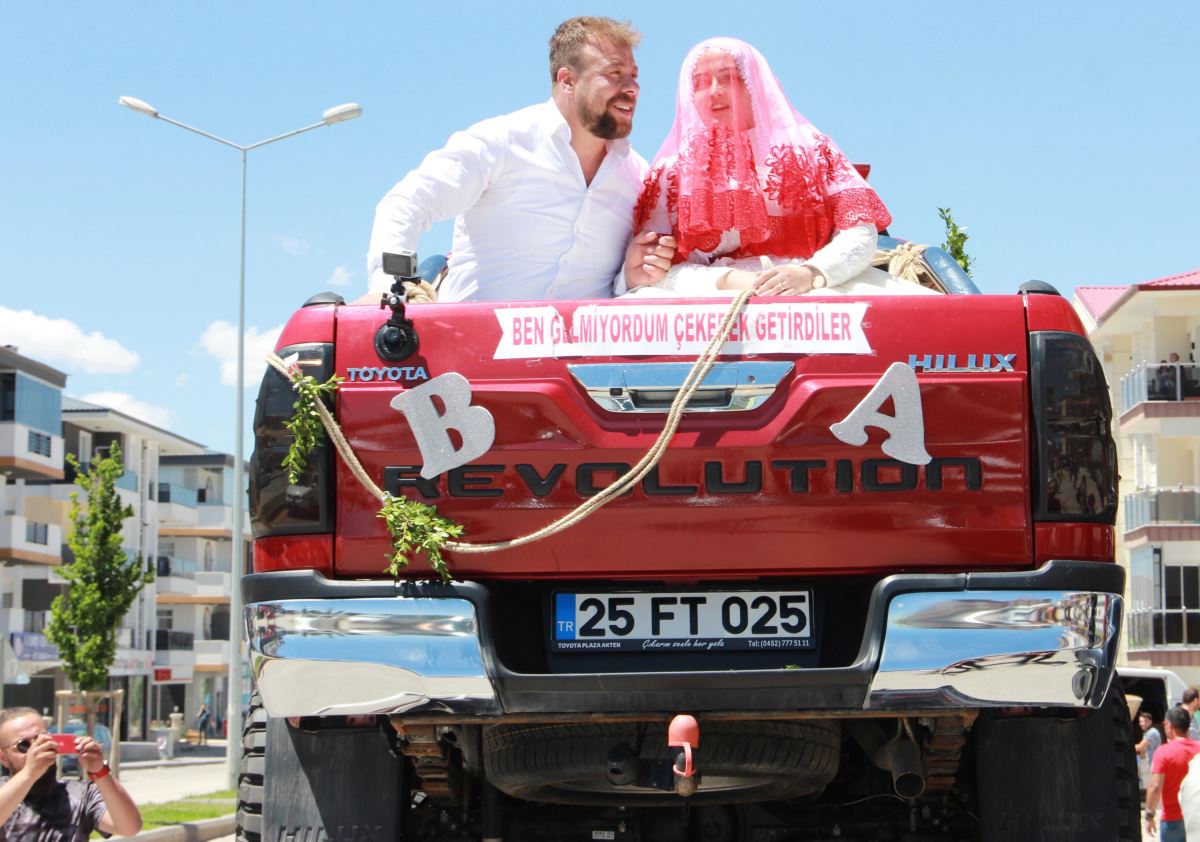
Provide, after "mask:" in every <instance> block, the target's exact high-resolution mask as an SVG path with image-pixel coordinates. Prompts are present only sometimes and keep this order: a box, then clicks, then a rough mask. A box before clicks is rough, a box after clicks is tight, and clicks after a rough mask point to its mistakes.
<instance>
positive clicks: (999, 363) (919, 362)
mask: <svg viewBox="0 0 1200 842" xmlns="http://www.w3.org/2000/svg"><path fill="white" fill-rule="evenodd" d="M958 359H959V357H958V354H909V355H908V364H909V365H910V366H911V367H912V368H913V369H915V370H917V371H1012V370H1013V363H1014V362H1016V359H1017V355H1016V354H967V355H966V364H965V365H959V364H958Z"/></svg>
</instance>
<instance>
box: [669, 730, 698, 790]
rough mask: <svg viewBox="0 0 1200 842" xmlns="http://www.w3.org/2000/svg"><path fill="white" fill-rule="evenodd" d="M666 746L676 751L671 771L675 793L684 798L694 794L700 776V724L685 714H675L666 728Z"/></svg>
mask: <svg viewBox="0 0 1200 842" xmlns="http://www.w3.org/2000/svg"><path fill="white" fill-rule="evenodd" d="M667 746H668V747H670V748H674V749H677V751H676V752H675V760H674V763H673V765H672V770H673V771H674V772H675V792H676V793H677V794H679V795H682V796H683V797H684V798H690V797H691V796H693V795H695V794H696V788H697V787H698V786H699V784H700V776H699V775H698V774H696V772H697V768H696V767H697V765H698V764H699V762H700V756H699V754H700V723H699V722H697V721H696V717H694V716H690V715H689V714H686V713H680V714H676V716H675V718H674V719H672V720H671V724H670V726H668V728H667Z"/></svg>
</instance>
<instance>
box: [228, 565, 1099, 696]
mask: <svg viewBox="0 0 1200 842" xmlns="http://www.w3.org/2000/svg"><path fill="white" fill-rule="evenodd" d="M1056 564H1057V565H1059V567H1058V568H1055V569H1051V568H1052V566H1053V565H1056ZM1102 568H1111V566H1110V565H1099V564H1093V563H1087V562H1051V564H1050V565H1048V566H1047V568H1043V570H1042V571H1037V572H1034V573H1029V574H1005V573H1001V574H984V575H976V576H968V575H947V576H928V575H922V576H893V577H889V579H885V580H883V581H881V582H880V583H879V584H878V585H877V586H876V588H875V590H874V592H873V594H872V597H871V599H872V605H871V609H870V611H869V614H868V618H867V629H866V633H865V635H864V640H863V644H862V649H861V652H860V654H859V656H858V659H857V660H856V661H855V663H853V664H851V665H849V666H847V667H836V668H816V669H798V670H746V671H736V670H734V671H731V670H721V671H719V672H675V673H602V674H582V673H573V674H561V675H559V674H537V675H519V674H514V673H511V672H509V671H507V670H506V669H505V667H504V666H503V665H502V664H500V663H499V662H498V660H497V659H496V657H495V652H494V650H493V648H492V646H491V645H490V643H489V641H490V640H491V639H492V638H491V635H492V634H493V633H494V632H491V633H489V630H488V628H487V627H486V621H487V616H486V614H487V612H486V611H484V610H483V608H482V606H486V597H480V596H479V594H480V593H481V592H482V591H483V590H484V589H482V588H481V587H480V586H478V585H468V586H445V587H444V588H442V589H441V590H440V591H438V592H436V593H434V592H432V591H428V590H426V591H418V592H417V593H416V595H414V594H413V593H412V592H408V593H406V592H405V590H404V589H403V588H396V587H395V586H393V585H391V583H373V584H369V585H368V584H352V583H348V582H347V583H341V582H329V581H328V580H324V579H321V578H320V577H319V576H313V577H310V579H307V580H299V579H296V578H292V579H290V580H287V582H285V583H284V584H285V585H286V587H283V588H281V589H278V590H276V588H275V587H274V586H275V584H276V582H275V581H274V580H272V581H270V582H269V584H270V585H271V586H272V588H271V590H270V591H269V592H270V594H271V595H272V596H274V595H275V594H276V593H278V595H279V598H272V599H264V598H262V596H263V592H264V591H265V590H266V588H265V587H263V586H262V582H261V580H262V579H264V578H265V577H269V576H271V575H277V574H262V575H260V576H255V577H250V578H253V579H258V580H260V582H259V583H258V584H256V586H255V588H254V589H251V590H252V591H254V592H249V591H248V592H247V599H246V608H245V612H246V613H245V620H246V631H247V637H248V640H249V646H250V658H251V667H252V670H253V673H254V677H255V680H256V682H257V685H258V689H259V692H260V693H261V695H262V699H263V703H264V705H265V706H266V708H267V711H268V712H269V713H270V714H271V715H272V716H277V717H279V716H332V715H339V714H417V715H419V714H426V713H429V714H450V715H463V716H485V717H486V716H500V715H503V714H505V713H525V714H529V713H538V712H542V713H558V712H561V713H567V712H598V711H622V712H628V713H660V712H662V711H663V710H676V709H677V710H685V709H686V710H696V711H705V710H713V711H718V710H719V711H733V712H738V713H749V714H753V712H755V711H768V710H775V711H778V710H790V711H801V712H802V711H804V710H826V711H828V710H844V711H846V712H847V713H848V714H849V713H850V712H851V711H853V710H859V711H862V712H868V711H879V712H887V711H904V710H924V711H928V710H938V709H946V710H951V709H957V710H962V709H964V708H967V709H970V708H981V707H1008V706H1033V707H1060V706H1065V707H1096V706H1098V705H1099V704H1100V702H1101V701H1102V699H1103V697H1104V694H1105V692H1107V690H1108V686H1109V684H1110V682H1111V680H1112V675H1113V669H1114V666H1115V663H1116V653H1117V646H1118V643H1119V639H1120V628H1121V611H1122V600H1121V597H1120V596H1119V595H1118V593H1119V592H1120V590H1121V589H1122V586H1121V581H1122V578H1123V574H1119V575H1118V576H1114V575H1111V574H1113V573H1114V572H1116V573H1119V571H1120V568H1116V569H1115V571H1111V570H1109V571H1105V570H1103V569H1102ZM1097 572H1099V573H1100V574H1101V575H1100V578H1099V580H1098V581H1097V580H1096V576H1095V574H1096V573H1097ZM318 580H319V581H318ZM1043 581H1045V582H1047V583H1049V582H1054V583H1061V582H1063V581H1070V582H1072V583H1073V584H1074V583H1076V582H1078V584H1079V585H1080V586H1081V587H1078V588H1076V587H1072V588H1038V587H1030V584H1031V583H1035V582H1043ZM1093 583H1095V584H1100V585H1101V586H1102V587H1103V588H1104V590H1099V589H1096V588H1095V587H1086V586H1090V585H1093ZM1010 584H1011V586H1010ZM458 594H461V595H462V596H459V595H458ZM255 597H257V598H255ZM468 597H469V598H468ZM481 600H482V601H481ZM580 663H583V664H586V661H581V662H580Z"/></svg>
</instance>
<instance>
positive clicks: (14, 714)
mask: <svg viewBox="0 0 1200 842" xmlns="http://www.w3.org/2000/svg"><path fill="white" fill-rule="evenodd" d="M30 715H32V716H36V717H37V718H38V719H41V718H42V715H41V714H40V713H38V712H37V711H36V710H34V709H33V708H3V709H0V728H3V727H4V726H5V725H7V724H8V723H9V722H12V721H13V720H14V719H20V718H21V717H22V716H30ZM6 748H7V746H6Z"/></svg>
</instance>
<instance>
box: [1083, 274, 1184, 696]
mask: <svg viewBox="0 0 1200 842" xmlns="http://www.w3.org/2000/svg"><path fill="white" fill-rule="evenodd" d="M1074 303H1075V308H1076V310H1077V311H1078V312H1079V313H1080V316H1081V317H1082V319H1083V320H1084V323H1085V326H1086V327H1087V328H1088V335H1089V337H1090V338H1091V340H1092V344H1093V345H1094V346H1095V347H1096V350H1097V353H1098V354H1099V355H1100V357H1101V359H1102V360H1103V361H1104V367H1105V374H1106V376H1107V378H1108V383H1109V388H1110V392H1111V397H1112V404H1113V415H1114V424H1113V426H1114V432H1115V434H1116V437H1117V444H1118V451H1119V454H1120V465H1119V467H1120V474H1121V489H1120V490H1121V507H1120V511H1119V512H1118V520H1117V556H1118V560H1119V561H1120V562H1121V563H1122V564H1124V565H1126V566H1127V568H1128V571H1129V584H1128V588H1127V598H1128V601H1127V609H1128V614H1127V616H1128V623H1127V625H1126V634H1125V640H1124V647H1125V652H1124V658H1125V660H1126V661H1127V663H1129V664H1131V665H1137V666H1157V667H1168V668H1170V669H1173V670H1175V671H1176V672H1178V673H1179V674H1180V675H1181V676H1183V678H1184V680H1185V681H1187V682H1188V683H1189V684H1190V685H1193V686H1196V685H1200V366H1197V364H1196V362H1197V359H1196V358H1197V345H1198V344H1200V270H1196V271H1192V272H1185V273H1182V274H1179V275H1172V276H1169V277H1165V278H1157V279H1154V280H1150V281H1144V282H1140V283H1136V284H1132V285H1129V286H1120V287H1078V288H1077V289H1076V291H1075V301H1074Z"/></svg>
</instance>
